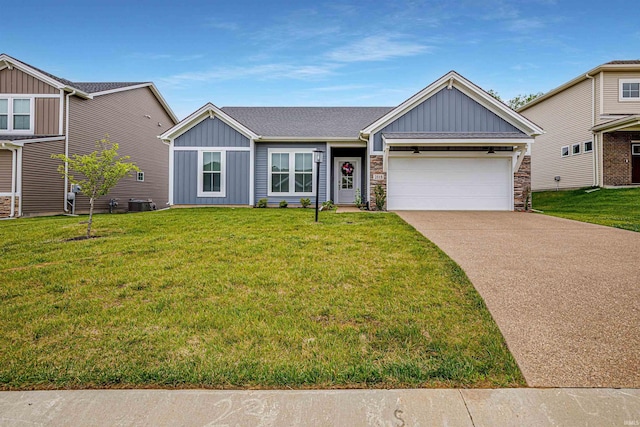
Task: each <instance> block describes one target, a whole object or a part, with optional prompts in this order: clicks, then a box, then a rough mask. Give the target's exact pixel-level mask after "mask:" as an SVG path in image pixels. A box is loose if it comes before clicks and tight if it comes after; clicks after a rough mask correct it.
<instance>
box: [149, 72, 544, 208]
mask: <svg viewBox="0 0 640 427" xmlns="http://www.w3.org/2000/svg"><path fill="white" fill-rule="evenodd" d="M542 132H543V131H542V129H541V128H540V127H538V126H537V125H536V124H535V123H533V122H531V121H530V120H528V119H526V118H525V117H523V116H521V115H520V114H518V113H516V112H515V111H513V110H512V109H510V108H509V107H508V106H506V105H505V104H503V103H502V102H500V101H498V100H496V99H495V98H494V97H492V96H491V95H490V94H488V93H487V92H485V91H484V90H482V89H481V88H480V87H478V86H476V85H475V84H473V83H472V82H470V81H469V80H467V79H465V78H464V77H462V76H461V75H460V74H458V73H456V72H455V71H451V72H449V73H447V74H445V75H444V76H442V77H441V78H439V79H438V80H436V81H435V82H433V83H432V84H430V85H429V86H427V87H426V88H424V89H423V90H421V91H420V92H418V93H416V94H415V95H413V96H412V97H410V98H409V99H407V100H406V101H405V102H403V103H402V104H400V105H399V106H397V107H225V108H218V107H216V106H215V105H213V104H211V103H209V104H206V105H204V106H203V107H202V108H200V109H198V110H197V111H195V112H194V113H193V114H191V115H189V116H188V117H187V118H185V119H184V120H182V121H181V122H180V123H178V124H177V125H176V126H174V127H172V128H171V129H169V130H167V131H166V132H164V133H163V134H162V135H160V136H159V138H161V139H162V140H163V141H165V142H166V143H167V144H169V147H170V151H169V180H170V186H169V204H170V205H172V206H179V205H182V206H194V205H249V206H255V205H256V203H257V202H258V200H260V199H267V200H268V203H269V204H271V205H277V204H278V203H279V202H280V201H281V200H286V201H287V202H289V203H290V204H291V203H292V204H296V203H299V200H300V199H301V198H310V199H311V200H314V197H315V193H316V186H319V188H318V190H319V194H320V196H319V198H320V201H325V200H332V201H334V203H336V204H338V205H343V204H345V205H350V204H354V201H355V197H356V193H357V192H359V193H360V195H361V197H362V199H363V201H368V202H369V203H372V202H373V200H374V196H373V192H374V188H375V186H377V185H381V186H382V187H384V188H385V189H386V194H387V208H388V209H389V210H413V209H420V210H421V209H425V210H429V209H432V210H506V211H509V210H523V209H526V208H528V207H526V206H525V200H528V191H529V188H530V181H529V180H530V175H529V164H530V162H529V155H528V153H529V149H530V146H531V144H532V143H533V142H534V137H535V136H536V135H540V134H541V133H542ZM314 150H321V151H323V152H324V160H323V162H322V163H320V164H319V168H320V171H319V175H320V179H319V181H317V180H316V169H315V168H316V167H318V166H317V165H316V163H314V159H313V151H314Z"/></svg>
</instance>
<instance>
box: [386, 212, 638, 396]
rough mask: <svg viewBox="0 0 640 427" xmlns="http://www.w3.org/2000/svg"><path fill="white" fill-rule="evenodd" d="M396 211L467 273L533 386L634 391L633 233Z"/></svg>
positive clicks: (535, 219)
mask: <svg viewBox="0 0 640 427" xmlns="http://www.w3.org/2000/svg"><path fill="white" fill-rule="evenodd" d="M397 214H398V215H399V216H400V217H401V218H403V219H404V220H405V221H407V222H408V223H409V224H411V225H412V226H413V227H415V228H416V229H417V230H418V231H419V232H421V233H422V234H424V235H425V236H426V237H427V238H428V239H429V240H431V241H432V242H434V243H435V244H436V245H438V246H439V247H440V248H441V249H442V250H443V251H444V252H446V253H447V254H448V255H449V256H450V257H451V258H452V259H453V260H455V261H456V262H457V263H458V264H459V265H460V266H461V267H462V268H463V269H464V271H465V272H466V273H467V276H468V277H469V279H470V280H471V282H472V283H473V284H474V286H475V287H476V289H477V290H478V292H479V293H480V295H481V296H482V297H483V298H484V300H485V302H486V304H487V307H488V308H489V310H490V312H491V314H492V315H493V318H494V319H495V321H496V323H497V324H498V326H499V327H500V330H501V331H502V334H503V335H504V337H505V340H506V342H507V345H508V346H509V349H510V350H511V352H512V354H513V355H514V357H515V358H516V360H517V362H518V365H519V366H520V369H521V370H522V373H523V374H524V377H525V379H526V381H527V383H528V385H529V386H532V387H631V388H637V387H640V233H634V232H631V231H625V230H619V229H615V228H610V227H603V226H599V225H594V224H587V223H582V222H577V221H571V220H566V219H562V218H555V217H550V216H544V215H538V214H530V213H518V212H433V211H432V212H422V211H403V212H397Z"/></svg>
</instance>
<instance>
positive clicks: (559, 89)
mask: <svg viewBox="0 0 640 427" xmlns="http://www.w3.org/2000/svg"><path fill="white" fill-rule="evenodd" d="M607 70H609V71H625V70H638V71H640V64H601V65H598V66H597V67H595V68H593V69H592V70H589V71H587V72H586V73H584V74H581V75H579V76H578V77H575V78H573V79H571V80H569V81H568V82H566V83H564V84H562V85H560V86H558V87H556V88H555V89H551V90H550V91H549V92H547V93H545V94H544V95H542V96H539V97H537V98H536V99H534V100H533V101H531V102H528V103H526V104H525V105H523V106H522V107H520V108H518V109H517V110H516V111H517V112H518V113H520V112H522V111H524V110H526V109H528V108H530V107H533V106H534V105H536V104H539V103H541V102H542V101H544V100H546V99H548V98H551V97H552V96H554V95H556V94H558V93H560V92H562V91H564V90H566V89H569V88H570V87H572V86H575V85H577V84H578V83H581V82H583V81H584V80H587V79H588V78H590V77H593V76H595V75H596V74H598V73H599V72H601V71H607ZM587 76H588V77H587Z"/></svg>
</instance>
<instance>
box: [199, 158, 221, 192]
mask: <svg viewBox="0 0 640 427" xmlns="http://www.w3.org/2000/svg"><path fill="white" fill-rule="evenodd" d="M224 160H225V156H224V152H221V151H199V152H198V197H225V187H224V185H225V178H224V167H225V162H224Z"/></svg>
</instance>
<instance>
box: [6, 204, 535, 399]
mask: <svg viewBox="0 0 640 427" xmlns="http://www.w3.org/2000/svg"><path fill="white" fill-rule="evenodd" d="M82 219H85V218H80V219H79V218H69V217H51V218H34V219H21V220H15V221H2V222H0V235H1V236H2V238H1V241H0V277H1V282H2V285H1V286H0V325H1V326H0V328H1V334H0V349H2V350H1V351H0V389H4V390H12V389H50V388H124V387H135V388H141V387H169V388H171V387H177V388H192V387H211V388H286V387H291V388H320V387H322V388H343V387H380V388H383V387H385V388H386V387H454V386H455V387H501V386H523V385H525V382H524V379H523V377H522V374H521V373H520V371H519V369H518V367H517V365H516V363H515V361H514V359H513V357H512V356H511V354H510V353H509V351H508V349H507V347H506V345H505V343H504V340H503V337H502V335H501V334H500V331H499V330H498V328H497V326H496V324H495V323H494V322H493V319H492V317H491V315H490V314H489V312H488V311H487V309H486V307H485V305H484V303H483V301H482V299H481V298H480V296H479V295H478V293H477V292H476V291H475V289H474V288H473V286H472V285H471V283H470V282H469V280H468V279H467V277H466V276H465V274H464V272H463V271H462V270H461V269H460V268H459V267H458V266H457V265H456V264H455V263H454V262H453V261H451V259H449V258H448V257H447V256H446V255H445V254H444V253H442V252H441V251H440V250H439V249H438V248H437V247H436V246H434V245H433V244H432V243H430V242H429V241H428V240H427V239H425V238H424V237H422V236H421V235H419V234H418V233H417V232H416V231H415V230H414V229H413V228H411V227H410V226H408V225H407V224H405V223H404V222H403V221H402V220H401V219H399V218H398V217H397V216H396V215H393V214H371V213H353V214H334V213H325V212H323V213H321V223H319V224H315V223H314V222H313V211H312V210H303V209H286V210H284V209H246V208H240V209H229V208H226V209H225V208H221V209H215V208H201V209H174V210H169V211H161V212H149V213H139V214H128V215H98V216H97V217H96V218H95V227H96V228H95V230H96V233H97V234H98V235H99V236H101V237H99V238H95V239H90V240H81V241H66V239H69V238H72V237H76V236H80V235H82V233H83V230H84V227H85V226H84V225H82V224H79V222H80V220H82Z"/></svg>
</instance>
